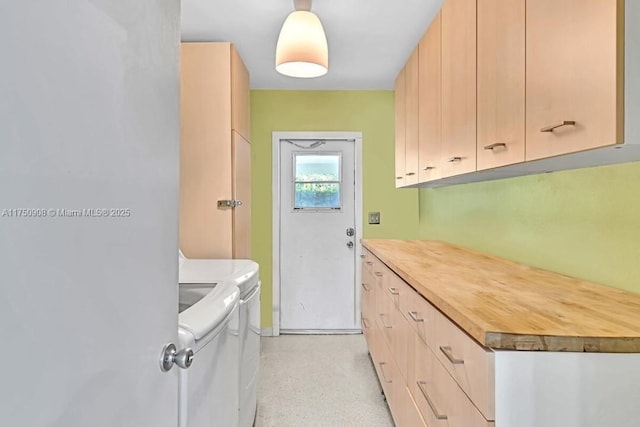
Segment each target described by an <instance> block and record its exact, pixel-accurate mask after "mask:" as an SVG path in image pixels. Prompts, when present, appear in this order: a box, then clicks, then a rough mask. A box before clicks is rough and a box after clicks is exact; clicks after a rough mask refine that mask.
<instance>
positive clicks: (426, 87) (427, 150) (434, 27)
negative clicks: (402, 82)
mask: <svg viewBox="0 0 640 427" xmlns="http://www.w3.org/2000/svg"><path fill="white" fill-rule="evenodd" d="M440 27H441V26H440V14H438V15H437V16H436V17H435V18H434V20H433V22H432V23H431V26H430V27H429V29H428V30H427V32H426V33H425V35H424V37H423V38H422V40H420V44H419V45H418V49H419V52H420V53H419V55H418V61H419V66H418V70H419V81H420V82H419V88H418V90H419V96H418V98H419V107H418V111H419V113H418V117H419V126H418V137H419V144H418V145H419V155H418V170H419V176H418V181H419V182H427V181H431V180H434V179H438V178H440V177H441V175H442V166H441V147H440V145H441V138H442V137H441V132H440V121H441V119H442V114H441V102H442V100H441V96H440V85H441V77H440V76H441V66H442V63H441V61H440V52H441V49H440Z"/></svg>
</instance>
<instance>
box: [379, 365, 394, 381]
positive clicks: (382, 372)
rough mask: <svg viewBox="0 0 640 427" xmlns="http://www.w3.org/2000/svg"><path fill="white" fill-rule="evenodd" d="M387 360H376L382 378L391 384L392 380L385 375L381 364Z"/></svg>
mask: <svg viewBox="0 0 640 427" xmlns="http://www.w3.org/2000/svg"><path fill="white" fill-rule="evenodd" d="M386 364H387V362H378V366H380V373H381V374H382V379H383V380H384V382H385V383H388V384H391V383H392V382H393V381H392V380H388V379H387V376H386V375H385V374H384V368H383V366H384V365H386Z"/></svg>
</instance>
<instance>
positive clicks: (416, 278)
mask: <svg viewBox="0 0 640 427" xmlns="http://www.w3.org/2000/svg"><path fill="white" fill-rule="evenodd" d="M363 245H364V247H363V252H364V263H363V287H362V292H363V295H362V323H363V325H362V328H363V331H364V334H365V338H366V340H367V344H368V346H369V352H370V354H371V358H372V360H373V362H374V365H375V369H376V373H377V375H378V378H379V380H380V384H381V387H382V390H383V392H384V394H385V396H386V398H387V403H388V405H389V409H390V410H391V414H392V416H393V419H394V422H395V424H396V426H399V427H416V426H424V425H426V426H430V427H495V426H498V427H541V426H544V427H603V426H607V427H608V426H615V427H638V426H639V425H640V424H638V420H640V406H639V405H638V404H637V397H638V396H639V395H640V351H638V350H636V349H635V348H627V351H626V352H625V351H624V349H625V348H624V347H623V345H627V344H628V343H629V342H631V340H634V338H633V337H636V339H637V338H638V337H640V335H635V334H640V332H633V331H631V332H629V335H631V336H632V337H629V336H627V335H624V336H622V335H621V336H622V337H623V338H622V341H619V342H616V346H617V347H613V346H612V347H609V348H608V350H607V352H601V351H593V346H594V344H592V343H598V344H601V345H605V344H606V343H607V342H606V339H605V338H597V340H596V339H595V338H593V337H600V336H601V335H598V334H600V333H601V332H597V331H600V330H605V329H602V328H603V326H602V325H606V331H613V330H616V331H619V330H621V329H620V328H626V327H628V326H627V325H629V324H631V323H628V322H627V320H624V321H620V322H614V321H613V320H611V319H612V317H611V315H610V312H611V310H610V308H609V307H610V306H609V305H606V307H608V308H607V310H606V317H604V318H602V317H598V316H597V315H593V317H589V315H591V314H590V313H593V311H592V308H593V307H595V306H597V305H598V304H604V303H603V302H602V299H603V297H602V295H608V298H614V297H615V294H617V292H613V293H610V292H612V290H609V289H608V288H607V289H605V288H604V287H601V288H599V287H596V285H593V287H589V289H592V290H591V291H590V292H593V294H592V295H593V299H592V298H591V297H587V296H583V297H582V299H580V297H577V299H575V300H574V299H571V298H568V297H564V296H563V297H562V304H563V306H564V305H565V302H566V301H573V302H575V301H581V303H580V307H581V308H582V307H584V308H588V310H587V311H586V312H585V313H587V315H585V319H586V320H585V321H584V323H582V324H580V320H579V319H578V320H576V317H575V316H573V317H572V316H571V315H570V313H568V312H567V313H565V312H563V311H562V310H563V307H561V306H556V307H555V309H554V310H552V313H551V314H550V315H549V314H545V313H544V312H543V311H538V312H537V313H535V312H534V313H533V314H532V315H531V316H529V317H527V318H526V319H517V320H516V319H515V316H513V315H512V314H511V313H515V312H520V313H522V312H523V311H522V310H521V311H518V309H517V308H513V307H514V306H515V307H517V306H518V304H521V305H522V306H524V307H526V309H527V310H528V311H531V310H535V307H534V305H535V304H533V303H532V301H541V300H540V299H539V298H547V299H548V298H549V297H548V296H549V295H552V296H553V298H556V297H557V296H559V295H561V293H560V291H558V289H559V287H558V288H555V287H554V288H553V289H554V291H553V292H550V291H549V288H543V291H542V292H544V296H541V295H536V294H535V290H532V289H535V288H530V287H529V288H527V286H526V285H523V287H524V288H526V289H527V291H526V292H524V293H523V292H522V290H521V289H519V288H518V286H508V294H498V295H502V297H495V295H497V294H496V293H495V292H497V291H496V289H498V288H496V286H499V289H500V290H501V292H504V289H506V288H503V286H504V283H510V284H513V283H512V282H511V280H512V279H510V278H509V277H510V276H509V274H511V275H513V276H518V277H520V276H521V275H522V274H524V273H523V271H525V270H526V271H527V272H528V273H527V274H531V277H534V278H535V280H536V282H537V281H538V280H539V281H540V283H541V284H540V286H542V283H543V282H542V281H544V280H548V281H553V280H558V281H559V280H569V283H571V285H575V284H574V281H573V279H567V278H565V277H561V276H556V275H553V274H548V273H547V274H545V273H543V272H542V271H538V270H534V269H532V268H530V267H527V269H518V268H515V269H514V271H513V272H511V273H509V274H507V273H505V270H504V269H497V268H495V266H496V265H507V264H508V263H507V264H503V263H500V262H499V261H498V259H497V258H495V257H486V259H485V257H483V256H479V255H478V254H471V253H469V254H467V255H465V256H462V255H461V254H460V251H462V249H460V248H457V249H455V250H454V249H453V248H451V249H450V250H449V251H448V252H447V250H446V249H445V245H444V244H442V243H441V242H440V243H437V244H436V242H417V241H409V242H399V241H383V240H372V241H366V242H364V243H363ZM370 246H371V247H373V248H374V249H373V250H370V249H369V247H370ZM398 247H399V248H398ZM420 247H428V248H429V250H424V249H419V248H420ZM390 248H393V249H390ZM396 251H399V252H396ZM456 252H457V254H456ZM374 253H376V254H379V256H380V257H379V258H378V256H376V255H374ZM445 254H446V255H448V256H446V255H445ZM456 256H458V257H460V258H459V259H456ZM465 257H466V258H465ZM461 259H464V260H465V261H466V262H462V261H461ZM470 259H473V260H475V261H474V262H477V263H478V264H477V265H478V267H477V268H475V269H474V276H473V277H476V274H477V276H482V275H484V276H485V277H500V278H501V280H504V282H503V281H500V284H499V285H495V284H494V283H490V284H485V285H484V287H481V288H479V287H478V286H475V287H474V286H472V285H473V283H472V282H470V280H471V279H469V277H472V276H471V275H468V276H467V277H466V278H464V268H461V269H460V271H461V275H460V278H458V277H457V276H456V273H455V272H454V268H455V267H452V265H456V266H461V265H462V266H465V267H466V266H469V265H471V264H469V262H470V261H469V260H470ZM383 261H384V262H383ZM385 262H386V263H387V264H385ZM445 262H446V263H447V264H446V265H447V267H446V268H445V266H444V265H445V264H444V263H445ZM483 263H486V265H485V264H483ZM509 265H510V267H509V268H514V267H513V266H511V264H509ZM403 277H404V278H406V281H405V279H403ZM465 280H466V281H465ZM515 283H517V282H515ZM410 284H411V285H410ZM475 285H477V283H476V284H475ZM555 286H559V285H558V283H556V285H555ZM584 286H585V287H588V284H586V283H584ZM452 288H454V290H452ZM444 289H447V290H449V291H451V293H450V294H447V293H446V292H444V291H443V290H444ZM465 289H468V292H469V294H465ZM544 289H546V290H544ZM596 289H597V290H596ZM565 292H568V291H566V290H565ZM479 294H483V295H485V296H486V295H491V296H492V300H493V301H496V302H499V303H500V304H504V302H506V301H508V302H509V304H510V305H509V306H508V307H506V306H505V307H506V308H505V310H504V311H503V314H500V313H498V310H497V306H496V305H494V306H492V305H491V301H487V300H478V299H474V298H475V296H477V295H479ZM447 295H451V296H447ZM472 296H473V297H472ZM628 297H629V298H630V300H631V301H634V300H633V296H632V295H629V296H628ZM454 298H455V299H456V300H454ZM549 303H551V301H550V300H549ZM607 304H611V302H607ZM622 304H623V303H622V302H621V301H617V302H616V303H615V306H616V307H618V306H621V305H622ZM633 304H635V302H634V303H630V304H629V305H628V306H627V307H628V308H626V309H625V313H628V314H626V315H625V317H624V319H630V318H631V317H630V316H633V315H635V312H634V311H633V309H634V308H635V306H634V305H633ZM473 310H476V311H475V312H474V311H473ZM479 311H482V312H483V313H486V317H482V318H481V317H474V313H478V312H479ZM456 312H457V314H456ZM445 313H449V314H450V315H449V316H447V315H445ZM475 316H477V314H475ZM551 316H553V320H557V319H556V316H557V318H558V319H563V320H562V321H565V320H564V319H569V318H573V319H574V320H573V322H572V323H571V327H572V328H573V329H575V330H580V331H582V335H581V336H580V339H582V340H584V341H583V342H584V343H585V344H583V345H584V346H585V347H584V348H585V350H584V351H577V350H573V351H569V350H568V348H574V347H565V348H564V349H563V348H560V347H559V346H558V344H556V341H554V339H557V338H559V337H556V336H552V335H551V334H549V332H548V331H546V332H545V334H544V335H542V334H541V335H535V334H534V335H531V334H530V333H529V334H527V333H525V328H526V329H527V330H529V331H531V330H534V331H540V330H541V328H544V325H545V324H549V322H550V321H551V320H552V317H551ZM626 316H629V317H626ZM453 318H457V319H458V322H454V321H453V320H452V319H453ZM473 319H475V321H473ZM487 319H489V320H487ZM492 319H495V320H493V321H494V322H496V324H498V326H496V324H491V325H489V326H485V325H486V324H487V322H489V321H490V320H492ZM518 322H520V325H522V324H523V322H524V326H518ZM599 322H605V323H602V324H600V323H599ZM606 322H612V323H606ZM624 322H627V323H624ZM500 325H502V326H500ZM532 325H533V326H532ZM481 327H486V328H489V327H490V328H491V329H487V330H493V331H495V330H497V332H492V333H491V334H493V335H494V336H495V335H497V334H500V333H501V332H500V331H507V332H508V333H510V334H513V338H512V339H523V340H522V341H518V342H519V343H520V344H519V345H520V346H522V347H523V348H517V347H516V348H515V349H514V348H512V347H509V346H511V345H512V344H511V343H512V342H513V341H505V342H506V345H507V347H501V346H500V345H501V343H500V342H499V341H497V340H495V338H493V339H494V341H493V342H496V343H497V345H496V347H494V346H493V345H492V348H488V347H485V345H486V346H488V345H491V344H484V345H483V344H481V342H483V343H488V342H489V341H479V340H477V339H474V338H472V336H477V334H476V335H474V333H473V330H474V328H481ZM501 328H502V329H501ZM532 328H533V329H532ZM573 329H572V330H573ZM555 330H557V329H555ZM548 337H552V339H551V340H549V341H536V339H539V340H545V339H546V338H548ZM561 337H562V338H564V340H563V341H562V343H563V344H562V345H569V344H567V343H568V342H569V340H570V339H572V338H575V336H573V335H570V334H567V335H565V336H561ZM585 337H591V338H585ZM532 342H533V343H536V342H543V343H544V344H545V345H547V346H554V347H553V349H552V348H548V349H544V348H536V349H535V350H536V351H533V349H531V343H532ZM609 344H610V342H609ZM589 346H591V347H589ZM589 348H591V349H592V350H589ZM614 349H619V351H613V350H614Z"/></svg>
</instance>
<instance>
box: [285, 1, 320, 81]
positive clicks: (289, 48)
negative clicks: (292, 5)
mask: <svg viewBox="0 0 640 427" xmlns="http://www.w3.org/2000/svg"><path fill="white" fill-rule="evenodd" d="M276 70H277V71H278V72H279V73H281V74H284V75H286V76H291V77H302V78H310V77H320V76H323V75H325V74H326V73H327V71H328V70H329V51H328V48H327V37H326V36H325V34H324V28H323V27H322V23H321V22H320V19H318V17H317V16H316V15H315V14H314V13H313V12H309V11H306V10H296V11H295V12H292V13H291V14H289V16H287V19H286V20H285V21H284V24H283V25H282V29H281V30H280V37H278V45H277V47H276Z"/></svg>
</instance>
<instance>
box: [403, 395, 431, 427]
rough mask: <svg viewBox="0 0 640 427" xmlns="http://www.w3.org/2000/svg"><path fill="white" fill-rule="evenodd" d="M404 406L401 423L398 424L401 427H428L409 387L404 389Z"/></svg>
mask: <svg viewBox="0 0 640 427" xmlns="http://www.w3.org/2000/svg"><path fill="white" fill-rule="evenodd" d="M403 404H404V407H403V408H402V413H401V416H400V422H398V423H396V424H397V425H398V426H399V427H427V423H426V422H425V421H424V418H422V415H421V414H420V409H418V405H417V404H416V402H415V401H414V400H413V397H412V396H411V392H410V391H409V389H408V388H407V387H405V388H404V398H403Z"/></svg>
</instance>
